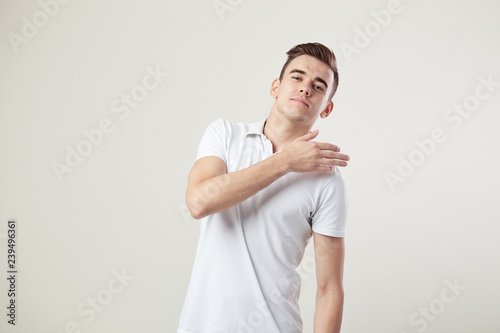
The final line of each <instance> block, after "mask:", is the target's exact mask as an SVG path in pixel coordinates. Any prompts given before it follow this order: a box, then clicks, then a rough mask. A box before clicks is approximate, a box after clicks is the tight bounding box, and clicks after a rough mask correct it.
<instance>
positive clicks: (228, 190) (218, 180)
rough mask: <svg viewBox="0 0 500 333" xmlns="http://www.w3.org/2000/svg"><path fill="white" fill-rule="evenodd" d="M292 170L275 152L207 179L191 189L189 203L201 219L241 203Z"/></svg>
mask: <svg viewBox="0 0 500 333" xmlns="http://www.w3.org/2000/svg"><path fill="white" fill-rule="evenodd" d="M288 172H289V170H288V169H287V166H286V163H284V161H283V159H282V158H281V156H280V154H275V155H273V156H271V157H269V158H267V159H265V160H264V161H261V162H259V163H256V164H254V165H252V166H250V167H248V168H246V169H243V170H240V171H236V172H232V173H225V174H222V175H219V176H216V177H213V178H209V179H206V180H204V181H203V182H201V183H200V184H198V185H197V186H195V187H194V188H192V189H188V192H187V195H186V203H187V206H188V208H189V210H190V212H191V214H192V215H193V217H194V218H197V219H200V218H203V217H205V216H208V215H211V214H214V213H217V212H220V211H223V210H226V209H228V208H230V207H232V206H235V205H237V204H239V203H240V202H242V201H244V200H246V199H248V198H250V197H251V196H253V195H254V194H255V193H257V192H259V191H260V190H262V189H264V188H266V187H267V186H269V185H270V184H271V183H273V182H274V181H276V180H277V179H279V178H280V177H282V176H284V175H285V174H287V173H288Z"/></svg>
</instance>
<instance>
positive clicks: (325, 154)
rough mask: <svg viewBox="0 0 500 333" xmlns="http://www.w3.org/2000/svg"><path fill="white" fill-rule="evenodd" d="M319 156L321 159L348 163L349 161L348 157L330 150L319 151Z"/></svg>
mask: <svg viewBox="0 0 500 333" xmlns="http://www.w3.org/2000/svg"><path fill="white" fill-rule="evenodd" d="M320 156H321V157H323V158H330V159H338V160H343V161H349V160H350V159H351V158H350V157H349V155H346V154H342V153H335V152H333V151H331V150H321V152H320Z"/></svg>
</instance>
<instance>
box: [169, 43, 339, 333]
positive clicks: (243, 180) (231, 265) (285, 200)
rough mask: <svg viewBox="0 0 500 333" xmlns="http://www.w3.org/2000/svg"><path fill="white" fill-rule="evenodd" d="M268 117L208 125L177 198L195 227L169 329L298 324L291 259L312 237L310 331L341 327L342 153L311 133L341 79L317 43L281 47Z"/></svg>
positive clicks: (233, 331)
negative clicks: (178, 308)
mask: <svg viewBox="0 0 500 333" xmlns="http://www.w3.org/2000/svg"><path fill="white" fill-rule="evenodd" d="M287 55H288V60H287V62H286V63H285V65H284V66H283V69H282V71H281V74H280V77H279V79H275V80H274V81H273V83H272V86H271V96H272V97H273V98H274V99H275V101H274V104H273V107H272V109H271V112H270V114H269V116H268V118H267V119H266V120H265V121H261V122H258V123H253V124H246V123H231V122H229V121H226V120H223V119H218V120H217V121H215V122H213V123H212V124H210V126H209V127H208V128H207V130H206V131H205V134H204V136H203V138H202V141H201V143H200V146H199V149H198V155H197V159H196V162H195V164H194V165H193V168H192V169H191V172H190V174H189V178H188V186H187V193H186V203H187V206H188V208H189V210H190V212H191V215H192V216H193V217H194V218H196V219H202V221H201V233H200V239H199V244H198V249H197V253H196V259H195V263H194V267H193V272H192V275H191V281H190V284H189V289H188V293H187V296H186V301H185V303H184V307H183V311H182V314H181V318H180V324H179V328H178V330H177V332H178V333H218V332H221V333H222V332H227V333H239V332H245V333H247V332H262V333H275V332H276V333H277V332H282V333H297V332H302V320H301V318H300V313H299V307H298V297H299V293H300V277H299V275H298V274H297V272H296V271H295V268H296V267H297V266H298V265H299V264H300V262H301V260H302V257H303V254H304V250H305V247H306V245H307V244H308V242H309V240H310V238H311V236H312V237H313V238H314V248H315V263H316V277H317V294H316V312H315V317H314V332H315V333H334V332H339V331H340V325H341V320H342V309H343V283H342V277H343V261H344V241H343V237H344V231H345V223H346V216H347V195H346V191H345V186H344V182H343V180H342V178H341V176H340V172H339V170H338V168H337V167H344V166H346V165H347V161H348V160H349V157H348V156H347V155H345V154H341V153H340V152H339V151H340V148H339V147H337V146H335V145H333V144H330V143H322V142H314V141H312V140H313V139H314V138H315V137H316V136H317V135H318V130H315V131H312V132H310V130H311V128H312V126H313V125H314V123H315V121H316V120H317V119H318V117H321V118H326V117H328V116H329V115H330V113H331V112H332V109H333V102H332V101H331V99H332V97H333V95H334V94H335V91H336V89H337V85H338V74H337V68H336V60H335V55H334V54H333V52H332V51H331V50H330V49H328V48H327V47H325V46H324V45H322V44H319V43H307V44H301V45H297V46H295V47H294V48H292V49H291V50H290V51H288V53H287Z"/></svg>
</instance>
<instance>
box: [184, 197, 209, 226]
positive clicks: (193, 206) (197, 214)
mask: <svg viewBox="0 0 500 333" xmlns="http://www.w3.org/2000/svg"><path fill="white" fill-rule="evenodd" d="M186 206H187V208H188V210H189V213H190V214H191V216H192V217H193V218H194V219H196V220H200V219H202V218H204V217H205V216H208V215H209V214H208V213H207V207H206V205H204V203H203V201H202V200H200V199H199V197H198V196H197V195H196V193H187V195H186Z"/></svg>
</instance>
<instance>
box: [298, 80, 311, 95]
mask: <svg viewBox="0 0 500 333" xmlns="http://www.w3.org/2000/svg"><path fill="white" fill-rule="evenodd" d="M300 92H301V93H304V94H306V96H309V95H310V94H311V89H310V88H309V86H308V85H307V83H306V82H304V85H303V86H302V87H301V88H300Z"/></svg>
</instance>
